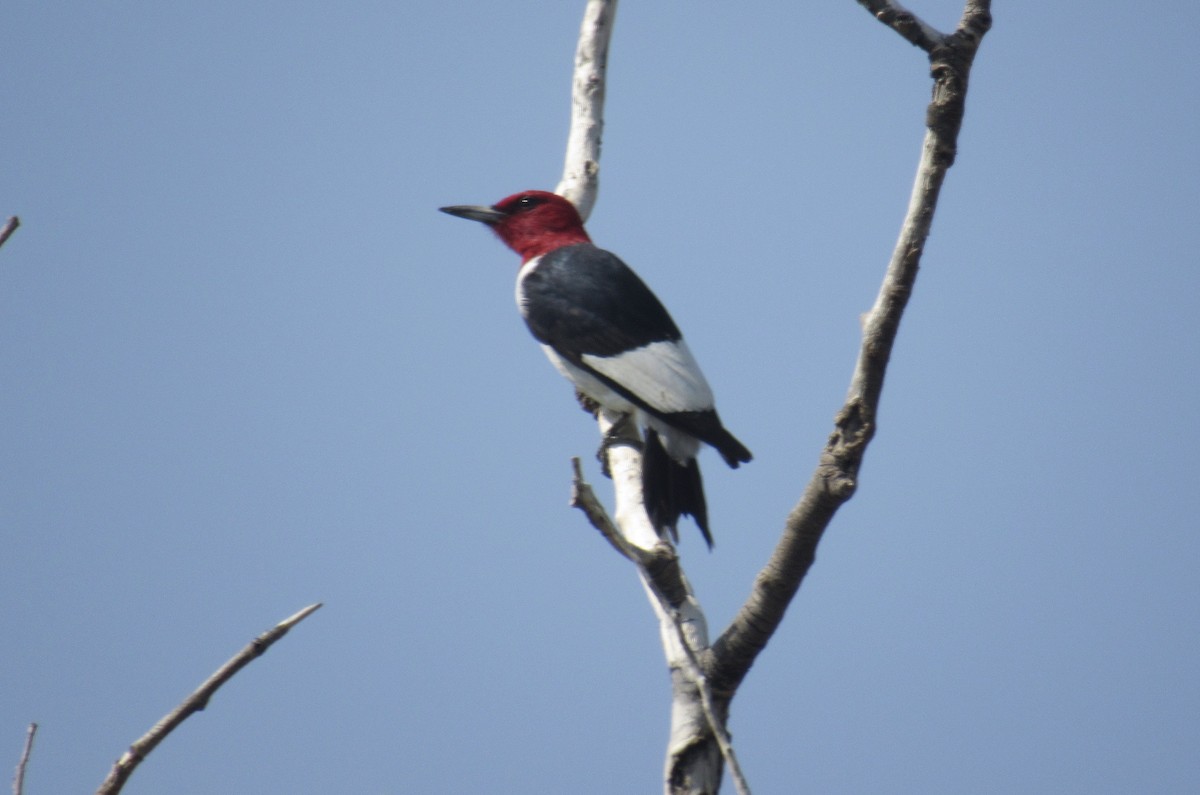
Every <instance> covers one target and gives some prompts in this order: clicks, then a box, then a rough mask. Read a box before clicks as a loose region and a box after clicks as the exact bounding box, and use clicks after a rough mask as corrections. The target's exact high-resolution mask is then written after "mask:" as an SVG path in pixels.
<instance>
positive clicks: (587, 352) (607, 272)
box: [438, 190, 752, 549]
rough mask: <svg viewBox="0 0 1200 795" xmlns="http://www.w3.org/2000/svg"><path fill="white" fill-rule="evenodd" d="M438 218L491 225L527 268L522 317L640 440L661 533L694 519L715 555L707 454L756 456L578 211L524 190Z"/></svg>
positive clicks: (570, 375) (668, 324)
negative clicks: (704, 474) (703, 460)
mask: <svg viewBox="0 0 1200 795" xmlns="http://www.w3.org/2000/svg"><path fill="white" fill-rule="evenodd" d="M438 209H440V210H441V211H442V212H444V213H448V214H450V215H453V216H457V217H459V218H466V219H468V220H472V221H478V222H480V223H482V224H484V225H485V226H488V227H489V228H491V230H492V231H493V232H494V233H495V234H496V235H497V236H498V237H499V238H500V240H501V241H503V242H504V243H505V244H506V245H507V246H508V247H509V248H511V249H512V250H513V251H515V252H516V253H517V254H518V255H519V256H520V257H521V266H520V270H518V272H517V286H516V298H517V307H518V309H519V310H520V312H521V316H522V317H523V318H524V320H525V324H526V325H527V326H528V328H529V331H530V332H531V333H532V334H533V337H534V339H536V340H537V341H538V342H540V343H541V345H542V348H543V350H544V351H545V353H546V355H547V356H548V357H549V359H550V361H551V363H553V365H554V366H555V368H557V369H558V370H559V372H561V373H562V374H563V375H564V376H566V378H567V379H568V380H570V381H571V382H572V383H573V384H574V385H575V388H576V390H577V392H579V393H580V394H582V395H583V396H585V397H587V398H590V399H591V400H592V401H594V402H595V403H597V404H599V405H600V406H602V407H603V408H605V409H608V410H609V411H611V412H614V413H617V414H622V415H626V416H628V417H630V418H631V419H632V421H634V422H636V423H637V425H638V428H639V429H640V430H641V431H642V432H643V438H644V440H645V441H644V445H643V447H644V454H643V461H642V492H643V498H644V501H645V505H646V512H647V514H648V515H649V517H650V520H651V521H652V522H653V524H654V526H655V528H656V529H657V530H658V532H659V533H660V535H661V534H662V533H663V531H664V530H666V531H670V533H671V536H672V538H674V539H675V540H676V541H678V537H679V536H678V531H677V529H676V526H677V524H678V522H679V519H680V517H681V516H685V515H686V516H691V517H692V519H693V521H694V522H695V523H696V525H697V527H698V528H699V529H700V533H701V534H702V535H703V536H704V540H705V542H706V543H707V544H708V547H709V549H711V548H712V545H713V539H712V533H711V532H710V530H709V526H708V509H707V505H706V502H705V498H704V486H703V482H702V480H701V477H700V467H699V464H698V463H697V462H696V457H697V455H698V453H699V450H700V445H701V443H704V444H707V445H710V446H711V447H713V448H714V449H716V451H717V452H718V453H720V454H721V457H722V458H723V459H725V462H726V463H727V464H728V465H729V466H730V467H732V468H734V469H736V468H737V467H738V465H739V464H743V463H747V462H749V461H750V460H751V458H752V456H751V454H750V451H749V450H748V449H746V446H745V445H743V444H742V443H741V442H740V441H738V440H737V438H735V437H734V436H733V434H731V433H730V432H729V431H728V430H726V428H725V426H724V425H722V423H721V418H720V416H719V415H718V414H717V410H716V407H715V404H714V401H713V393H712V388H711V387H710V386H709V384H708V381H707V380H706V379H705V377H704V373H702V372H701V370H700V366H699V364H697V363H696V359H695V357H694V356H693V355H692V353H691V351H690V350H689V349H688V346H687V343H686V342H684V339H683V335H682V334H681V333H680V331H679V327H678V326H676V325H675V321H674V320H672V319H671V315H670V314H669V313H668V312H667V310H666V308H665V307H664V306H663V304H662V302H661V301H659V299H658V297H657V296H655V294H654V293H653V292H652V291H651V290H650V288H649V287H647V286H646V284H645V282H643V281H642V280H641V278H640V277H638V275H637V274H636V273H634V271H633V270H632V269H631V268H630V267H629V266H628V265H626V264H625V263H624V262H622V261H621V260H620V259H619V258H618V257H617V256H616V255H615V254H612V253H610V252H608V251H605V250H604V249H602V248H598V247H597V246H595V245H594V244H593V243H592V239H591V237H589V236H588V233H587V231H586V230H585V229H584V224H583V219H582V218H581V217H580V215H579V211H578V210H577V209H576V207H575V205H574V204H572V203H571V202H570V201H568V200H567V199H566V198H564V197H562V196H559V195H558V194H555V193H550V192H547V191H540V190H527V191H523V192H521V193H515V194H513V195H511V196H508V197H506V198H504V199H501V200H500V201H498V202H496V203H495V204H493V205H491V206H480V205H454V206H449V207H440V208H438ZM602 450H603V448H602Z"/></svg>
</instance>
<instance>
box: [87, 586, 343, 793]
mask: <svg viewBox="0 0 1200 795" xmlns="http://www.w3.org/2000/svg"><path fill="white" fill-rule="evenodd" d="M320 608H321V603H320V602H318V603H317V604H314V605H309V606H308V607H306V608H304V609H303V610H301V611H300V612H298V613H296V614H295V615H293V616H290V617H288V618H285V619H284V620H283V621H280V622H279V623H278V624H276V625H275V626H274V627H273V628H271V629H269V630H267V631H266V632H264V633H263V634H261V635H259V636H258V637H257V638H255V639H254V640H252V641H250V643H249V645H247V646H246V648H244V649H242V650H241V651H240V652H238V653H237V654H235V655H234V656H233V657H231V658H230V659H229V662H227V663H225V664H224V665H222V666H221V667H220V668H218V669H217V671H216V673H214V674H213V675H212V676H210V677H209V678H208V679H207V680H205V682H204V684H202V685H200V687H198V688H197V689H196V691H195V692H194V693H192V694H191V695H190V696H188V697H187V698H186V699H184V700H183V703H181V704H180V705H179V706H178V707H176V708H175V709H174V710H172V711H171V712H170V713H168V714H167V715H166V716H165V717H163V719H162V720H160V721H159V722H158V723H156V724H155V725H154V728H152V729H150V731H148V732H146V734H144V735H143V736H142V737H140V738H138V739H137V740H135V741H134V743H133V745H131V746H130V747H129V750H128V751H126V752H125V753H124V754H122V756H121V758H120V759H118V760H117V761H116V762H115V763H114V764H113V768H112V771H111V772H109V774H108V778H106V779H104V783H103V784H101V785H100V788H99V789H97V790H96V795H116V793H118V792H120V791H121V788H122V787H123V786H125V782H126V780H128V778H129V776H130V775H132V774H133V771H134V770H135V769H137V766H138V765H140V764H141V763H142V761H143V760H144V759H145V758H146V757H147V756H148V755H149V754H150V752H151V751H153V750H154V749H155V747H156V746H157V745H158V744H159V743H161V742H162V741H163V740H164V739H166V737H167V735H168V734H170V733H171V732H172V731H174V730H175V728H176V727H177V726H179V724H181V723H183V722H184V721H185V720H187V719H188V718H189V717H191V716H192V715H193V714H195V713H197V712H199V711H201V710H203V709H204V708H205V707H206V706H208V700H209V699H210V698H212V696H213V694H214V693H216V692H217V690H218V689H219V688H220V687H221V685H223V684H225V683H226V682H228V681H229V680H230V679H232V678H233V676H234V674H236V673H237V672H238V671H240V670H242V669H243V668H245V667H246V666H247V665H249V664H250V663H251V661H253V660H254V659H256V658H258V657H260V656H262V654H263V653H264V652H266V650H267V649H269V648H271V645H272V644H273V643H275V641H277V640H279V639H280V638H282V637H283V636H284V635H286V634H287V633H288V630H290V629H291V628H292V627H294V626H296V625H297V624H299V623H300V622H301V621H303V620H304V619H306V618H308V617H309V616H310V615H312V614H313V613H315V612H316V611H317V610H319V609H320Z"/></svg>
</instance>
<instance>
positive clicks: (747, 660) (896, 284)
mask: <svg viewBox="0 0 1200 795" xmlns="http://www.w3.org/2000/svg"><path fill="white" fill-rule="evenodd" d="M859 2H861V3H862V5H864V6H865V7H867V9H868V10H870V11H871V12H872V13H874V14H875V15H876V16H877V17H878V18H879V19H880V21H882V22H884V23H885V24H887V25H889V26H890V27H892V28H893V29H894V30H896V31H897V32H898V33H900V35H902V36H904V37H905V38H906V39H908V40H909V41H912V42H913V43H915V44H917V45H918V46H921V47H922V48H924V49H926V51H927V52H929V60H930V66H931V73H932V76H933V80H934V85H933V99H932V101H931V102H930V104H929V108H928V111H927V114H926V126H927V129H926V133H925V140H924V144H923V146H922V150H921V159H920V164H919V166H918V168H917V176H916V180H915V182H914V185H913V191H912V196H911V199H910V201H909V205H908V211H907V214H906V216H905V219H904V223H903V225H902V227H901V230H900V236H899V240H898V241H897V243H896V247H895V250H894V251H893V253H892V258H891V261H890V263H889V264H888V269H887V273H886V275H885V276H884V279H883V285H882V287H881V288H880V291H879V296H878V298H877V299H876V301H875V305H874V306H873V307H872V308H871V311H870V312H868V313H867V315H866V317H865V319H864V323H863V339H862V346H861V348H860V351H859V356H858V361H857V363H856V365H855V368H854V375H853V377H852V378H851V381H850V389H849V394H848V395H847V397H846V402H845V404H844V405H843V406H842V408H841V410H840V411H839V412H838V414H837V416H836V417H835V418H834V429H833V433H832V434H830V436H829V440H828V442H826V444H825V448H824V450H823V451H822V452H821V457H820V461H819V463H818V464H817V468H816V471H815V472H814V473H813V476H812V479H811V480H810V481H809V482H808V485H807V486H806V487H805V489H804V493H803V495H802V496H801V498H800V501H799V503H797V504H796V506H795V508H793V509H792V512H791V513H790V514H789V515H788V518H787V521H786V523H785V526H784V531H783V537H782V538H781V539H780V542H779V544H778V546H776V548H775V551H774V552H773V553H772V555H771V558H770V560H768V562H767V564H766V566H765V567H764V568H763V570H762V571H761V572H759V574H758V577H757V578H756V580H755V582H754V586H753V589H752V590H751V593H750V596H749V598H747V600H746V603H745V604H744V605H743V606H742V608H741V609H740V611H739V612H738V614H737V615H736V616H735V617H734V620H733V621H732V622H731V623H730V625H729V628H728V629H726V630H725V632H724V633H723V634H722V635H721V637H720V638H718V639H717V641H716V643H714V644H713V656H712V663H713V665H714V668H713V670H712V671H711V674H712V676H713V678H714V681H715V682H716V683H717V687H718V688H719V689H721V690H723V691H728V692H729V693H730V694H731V697H732V693H733V692H734V691H736V689H737V687H738V685H739V684H740V683H741V681H742V679H743V678H744V677H745V675H746V673H747V672H748V671H749V669H750V666H751V665H752V664H753V662H754V659H755V658H756V657H757V656H758V654H759V652H761V651H762V649H763V648H764V647H765V646H766V644H767V641H768V640H769V639H770V637H771V635H772V634H773V633H774V631H775V629H776V627H778V626H779V622H780V621H781V620H782V619H783V615H784V612H785V611H786V610H787V607H788V604H789V603H790V602H791V599H792V597H793V596H795V594H796V591H797V589H799V587H800V583H801V582H802V581H803V579H804V576H805V574H806V573H807V572H808V569H809V567H810V566H811V565H812V563H813V560H814V559H815V556H816V548H817V544H818V543H819V542H820V540H821V535H822V534H823V533H824V532H825V528H826V527H827V526H828V525H829V521H830V519H832V518H833V515H834V513H835V512H836V511H837V509H838V508H839V507H840V506H841V505H842V504H843V503H845V502H846V501H847V500H849V499H850V497H851V496H853V494H854V491H855V489H856V488H857V485H858V470H859V467H860V465H861V464H862V459H863V455H864V453H865V452H866V448H867V444H868V443H869V442H870V441H871V438H872V437H873V436H874V434H875V417H876V412H877V410H878V406H879V396H880V393H881V392H882V390H883V379H884V374H885V372H886V371H887V364H888V359H889V357H890V356H891V351H892V346H893V344H894V343H895V340H896V334H897V331H898V330H899V328H900V318H901V316H902V315H903V313H904V308H905V306H906V305H907V303H908V298H909V296H910V295H911V293H912V289H913V283H914V282H915V280H916V277H917V270H918V267H919V265H920V261H921V254H922V253H923V252H924V249H925V241H926V239H927V238H928V237H929V228H930V224H931V223H932V221H933V214H934V211H935V210H936V209H937V200H938V194H939V192H940V191H941V187H942V182H943V181H944V179H945V177H946V171H947V170H948V169H949V168H950V166H951V165H952V164H953V163H954V158H955V154H956V152H957V142H958V133H959V130H960V129H961V127H962V118H963V112H964V109H965V101H966V94H967V82H968V78H969V76H970V70H971V65H972V63H973V61H974V58H975V54H976V52H977V50H978V48H979V44H980V42H981V41H982V39H983V36H984V34H985V33H986V32H987V30H988V28H989V27H990V26H991V15H990V6H991V3H990V2H989V0H968V2H967V3H966V7H965V9H964V11H963V17H962V19H961V21H960V22H959V25H958V28H957V30H956V31H955V32H954V33H953V34H951V35H948V36H947V35H944V34H941V33H937V32H936V31H932V33H931V32H930V31H931V30H932V29H930V28H928V26H927V25H925V23H923V22H921V21H920V20H919V19H917V18H916V17H915V16H913V15H912V14H910V13H909V12H907V11H904V10H903V9H902V8H901V7H900V6H899V5H898V4H896V3H894V2H868V1H867V0H859ZM905 15H907V16H905Z"/></svg>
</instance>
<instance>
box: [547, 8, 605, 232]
mask: <svg viewBox="0 0 1200 795" xmlns="http://www.w3.org/2000/svg"><path fill="white" fill-rule="evenodd" d="M616 15H617V0H588V4H587V8H586V9H584V12H583V24H582V25H581V26H580V29H579V45H578V46H577V47H576V48H575V71H574V80H573V83H572V87H571V129H570V132H569V133H568V134H567V156H566V161H565V162H564V164H563V175H562V180H561V181H559V183H558V187H556V188H555V189H554V192H555V193H557V194H558V195H560V196H564V197H566V198H567V199H569V200H570V201H571V203H572V204H574V205H575V207H576V208H578V210H579V215H580V216H581V217H582V218H583V220H585V221H586V220H587V219H588V216H589V215H591V213H592V205H593V204H595V203H596V193H597V191H598V190H599V187H600V142H601V137H602V136H603V133H604V78H605V73H606V71H607V69H608V42H609V39H610V38H611V37H612V29H613V23H614V22H615V21H616Z"/></svg>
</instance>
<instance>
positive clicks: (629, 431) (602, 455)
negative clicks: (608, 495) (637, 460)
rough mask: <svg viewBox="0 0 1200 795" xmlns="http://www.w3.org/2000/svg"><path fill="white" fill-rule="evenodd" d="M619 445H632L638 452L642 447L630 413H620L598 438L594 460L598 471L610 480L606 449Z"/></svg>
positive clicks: (610, 473)
mask: <svg viewBox="0 0 1200 795" xmlns="http://www.w3.org/2000/svg"><path fill="white" fill-rule="evenodd" d="M619 446H625V447H632V448H634V449H635V450H638V451H639V452H640V451H641V450H643V449H644V447H643V445H642V440H641V436H640V434H639V433H638V432H637V427H636V426H635V425H634V424H633V416H632V415H629V414H622V415H621V418H620V419H619V420H617V421H616V422H614V423H613V424H612V426H611V427H610V428H609V429H608V430H607V431H605V433H604V436H603V437H602V438H601V439H600V449H599V450H597V451H596V460H597V461H599V462H600V471H601V472H603V473H604V477H606V478H608V479H609V480H612V472H611V471H610V470H609V468H608V451H609V449H610V448H612V447H619Z"/></svg>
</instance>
